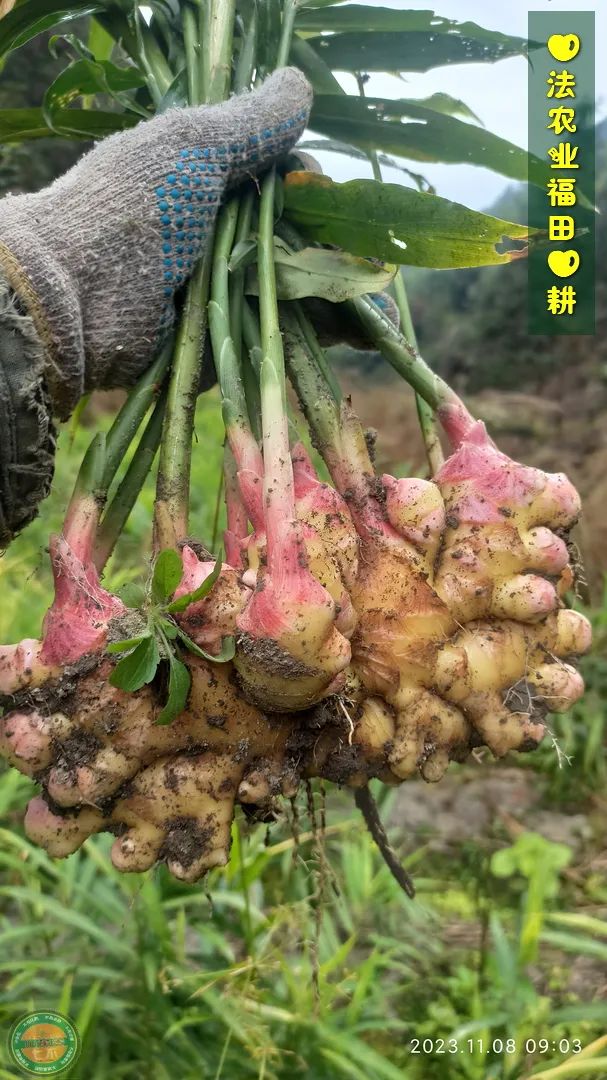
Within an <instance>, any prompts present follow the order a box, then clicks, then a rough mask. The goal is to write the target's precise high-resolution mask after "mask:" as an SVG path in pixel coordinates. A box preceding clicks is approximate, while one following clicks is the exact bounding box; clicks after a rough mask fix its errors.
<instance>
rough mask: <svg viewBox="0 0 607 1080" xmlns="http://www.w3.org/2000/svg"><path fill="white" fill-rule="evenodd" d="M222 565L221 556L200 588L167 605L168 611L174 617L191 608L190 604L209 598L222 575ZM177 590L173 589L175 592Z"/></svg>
mask: <svg viewBox="0 0 607 1080" xmlns="http://www.w3.org/2000/svg"><path fill="white" fill-rule="evenodd" d="M180 565H181V562H180ZM222 565H223V562H222V558H221V556H219V558H218V559H217V562H216V563H215V566H214V567H213V569H212V570H211V573H210V574H209V576H208V577H206V578H205V579H204V581H203V582H202V583H201V584H200V585H199V586H198V588H197V589H194V591H193V592H189V593H185V595H184V596H180V597H178V598H177V600H173V601H172V602H171V603H170V604H168V605H167V608H166V610H167V611H168V612H170V614H171V615H174V614H175V613H177V612H179V611H185V610H186V608H188V607H189V606H190V604H195V603H196V601H197V600H203V599H204V597H205V596H208V594H209V593H210V591H211V589H212V588H213V585H214V584H215V582H216V581H217V578H218V577H219V575H220V573H221V567H222ZM179 581H181V578H180V579H179ZM179 581H178V582H177V585H178V584H179ZM177 585H176V586H175V589H176V588H177ZM175 589H173V592H175ZM171 595H172V594H171Z"/></svg>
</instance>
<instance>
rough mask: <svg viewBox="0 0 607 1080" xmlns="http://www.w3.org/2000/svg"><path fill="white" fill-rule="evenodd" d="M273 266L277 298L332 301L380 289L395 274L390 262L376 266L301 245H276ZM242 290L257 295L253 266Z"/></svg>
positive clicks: (343, 254)
mask: <svg viewBox="0 0 607 1080" xmlns="http://www.w3.org/2000/svg"><path fill="white" fill-rule="evenodd" d="M274 265H275V267H276V286H277V290H278V297H279V299H280V300H300V299H302V298H304V297H306V296H318V297H322V299H324V300H330V301H331V302H332V303H334V304H337V303H341V302H343V301H344V300H350V299H352V298H353V297H355V296H364V295H365V294H366V293H369V292H371V293H372V292H381V291H382V290H383V289H385V288H386V287H387V286H388V285H389V284H390V282H391V281H392V279H393V277H394V275H395V273H396V267H395V266H393V265H390V264H388V265H386V266H380V265H378V264H377V263H373V262H370V261H369V260H368V259H362V258H360V257H357V256H355V255H350V254H348V252H345V251H326V250H323V249H322V248H304V249H303V251H297V252H289V251H285V249H284V248H283V247H282V246H280V245H276V251H275V256H274ZM246 292H247V293H249V294H253V295H254V296H258V295H259V277H258V274H257V267H255V269H254V270H252V271H251V272H250V273H249V275H248V279H247V287H246Z"/></svg>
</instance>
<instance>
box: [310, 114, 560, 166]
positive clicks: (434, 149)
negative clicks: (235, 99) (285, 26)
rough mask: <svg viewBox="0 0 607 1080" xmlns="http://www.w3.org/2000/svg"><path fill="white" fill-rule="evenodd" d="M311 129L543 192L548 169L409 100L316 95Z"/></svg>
mask: <svg viewBox="0 0 607 1080" xmlns="http://www.w3.org/2000/svg"><path fill="white" fill-rule="evenodd" d="M310 128H311V129H312V130H314V131H317V132H319V133H320V134H321V135H326V136H329V137H330V138H334V139H338V140H340V141H342V142H345V143H351V144H352V145H353V146H357V147H359V148H360V149H362V150H365V151H367V152H368V151H375V150H384V151H386V152H387V153H389V154H397V155H398V156H400V157H404V158H410V159H412V160H413V161H434V162H446V163H447V164H451V165H460V164H464V165H479V166H481V167H482V168H486V169H492V170H493V171H494V172H497V173H501V175H502V176H507V177H508V178H509V179H511V180H520V181H523V182H527V181H529V182H530V183H532V184H536V185H538V186H539V187H544V186H545V184H546V183H547V181H548V180H549V179H550V176H551V175H552V173H551V170H550V167H549V166H548V164H547V163H546V162H544V161H542V160H541V159H540V158H538V157H535V156H534V155H533V154H529V153H528V152H527V151H526V150H523V149H522V148H521V147H520V146H515V145H514V144H513V143H510V142H508V140H507V139H502V138H500V137H499V136H498V135H493V134H492V133H491V132H490V131H486V130H485V129H484V128H482V127H478V126H477V125H476V124H469V123H466V122H465V121H463V120H459V119H458V118H457V117H456V116H452V115H447V114H446V113H445V112H443V111H437V110H436V109H434V108H429V107H428V104H427V103H426V104H423V103H422V102H420V101H415V100H412V99H410V98H399V99H395V100H392V99H389V98H364V99H362V98H355V97H349V96H347V95H345V94H320V95H317V96H316V97H315V99H314V104H313V106H312V114H311V117H310Z"/></svg>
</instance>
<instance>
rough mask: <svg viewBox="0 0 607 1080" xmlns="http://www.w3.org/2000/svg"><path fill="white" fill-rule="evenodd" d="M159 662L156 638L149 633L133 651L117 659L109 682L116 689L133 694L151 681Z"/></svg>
mask: <svg viewBox="0 0 607 1080" xmlns="http://www.w3.org/2000/svg"><path fill="white" fill-rule="evenodd" d="M159 663H160V653H159V652H158V644H157V642H156V638H155V637H153V636H152V635H150V636H148V637H146V638H144V639H143V641H141V642H140V643H139V644H138V645H137V647H136V648H135V649H133V652H131V653H129V655H128V656H125V657H124V659H123V660H119V662H118V663H117V664H116V667H115V668H114V670H113V672H112V674H111V675H110V683H111V685H112V686H115V687H116V688H117V689H118V690H125V691H126V692H127V693H129V694H133V693H135V691H136V690H141V687H142V686H145V685H146V683H150V682H151V681H152V679H153V678H154V676H155V674H156V669H157V668H158V664H159Z"/></svg>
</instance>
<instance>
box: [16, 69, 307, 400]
mask: <svg viewBox="0 0 607 1080" xmlns="http://www.w3.org/2000/svg"><path fill="white" fill-rule="evenodd" d="M311 96H312V95H311V90H310V87H309V85H308V82H307V80H306V79H305V77H304V75H302V74H301V72H299V71H297V69H295V68H284V69H283V70H282V71H278V72H276V73H275V74H274V75H272V76H270V78H269V79H267V80H266V82H265V83H264V84H263V86H262V87H261V88H260V89H259V90H256V91H254V92H252V93H246V94H241V95H239V96H238V97H234V98H232V99H231V100H230V101H228V102H225V103H224V104H221V105H216V106H211V107H208V106H207V107H204V106H203V107H201V108H192V109H174V110H169V111H168V112H166V113H164V115H162V116H159V117H157V118H155V119H154V120H150V121H148V122H146V123H142V124H139V125H138V126H137V127H136V128H134V129H132V130H130V131H127V132H124V133H121V134H118V135H112V136H111V137H110V138H109V139H106V140H104V141H103V142H102V143H100V145H99V146H97V147H95V148H94V149H93V150H92V151H91V152H90V153H88V154H86V155H85V156H84V157H83V158H82V159H81V160H80V161H79V162H78V164H77V165H75V166H74V168H73V169H71V170H70V172H68V173H67V174H66V175H65V176H63V177H61V178H60V179H59V180H57V181H55V183H54V184H52V185H51V186H50V187H49V188H47V189H45V190H44V191H42V192H40V193H39V194H37V195H17V196H9V197H7V198H5V199H3V200H2V201H1V202H0V266H1V267H2V268H3V270H4V273H5V275H6V277H7V278H8V281H9V282H10V284H11V286H12V287H13V289H14V290H15V292H16V294H17V296H18V297H19V299H20V300H21V302H22V304H23V306H24V308H25V310H26V311H27V313H28V314H29V315H31V317H32V319H33V320H34V325H35V327H36V330H37V332H38V334H39V336H40V338H41V339H42V341H43V344H44V346H45V348H46V351H47V364H48V367H47V379H48V385H49V390H50V393H51V396H52V399H53V404H54V408H55V411H56V413H57V415H58V416H59V417H60V418H64V417H66V416H67V415H69V413H70V411H71V410H72V408H73V407H74V405H75V404H76V402H77V401H78V399H79V398H80V397H81V396H82V393H83V392H84V391H87V390H91V389H93V388H96V387H113V386H126V385H129V384H130V383H132V382H133V381H134V380H135V379H136V377H137V376H138V375H139V374H140V373H141V372H142V371H143V370H144V369H145V368H146V367H147V365H148V364H149V363H150V362H151V360H152V357H153V355H154V350H155V348H156V346H157V344H158V340H159V338H160V336H161V335H162V332H163V331H164V330H165V329H166V328H167V327H168V326H169V325H170V324H171V322H172V321H173V296H174V293H175V291H176V289H177V288H179V286H180V285H182V284H183V282H184V281H185V280H186V279H187V278H188V276H189V274H190V273H191V271H192V268H193V266H194V264H195V262H196V260H197V259H198V257H199V256H200V254H201V252H202V250H203V249H204V245H205V241H206V239H207V238H208V236H209V234H210V231H211V229H212V225H213V222H214V219H215V217H216V214H217V210H218V207H219V203H220V201H221V199H222V197H223V195H224V193H225V191H226V189H227V188H229V187H232V186H234V185H235V184H237V183H239V182H240V181H241V180H243V179H244V178H245V177H246V176H251V175H255V174H256V173H257V172H259V171H261V170H263V169H264V168H267V167H268V166H269V165H270V164H271V163H272V162H273V161H275V160H276V159H277V158H278V157H279V156H280V155H281V154H283V153H285V152H286V151H288V150H289V149H290V148H291V147H292V146H293V144H294V143H295V142H296V141H297V139H298V138H299V135H300V134H301V132H302V131H303V129H304V127H305V125H306V122H307V119H308V112H309V108H310V104H311Z"/></svg>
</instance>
